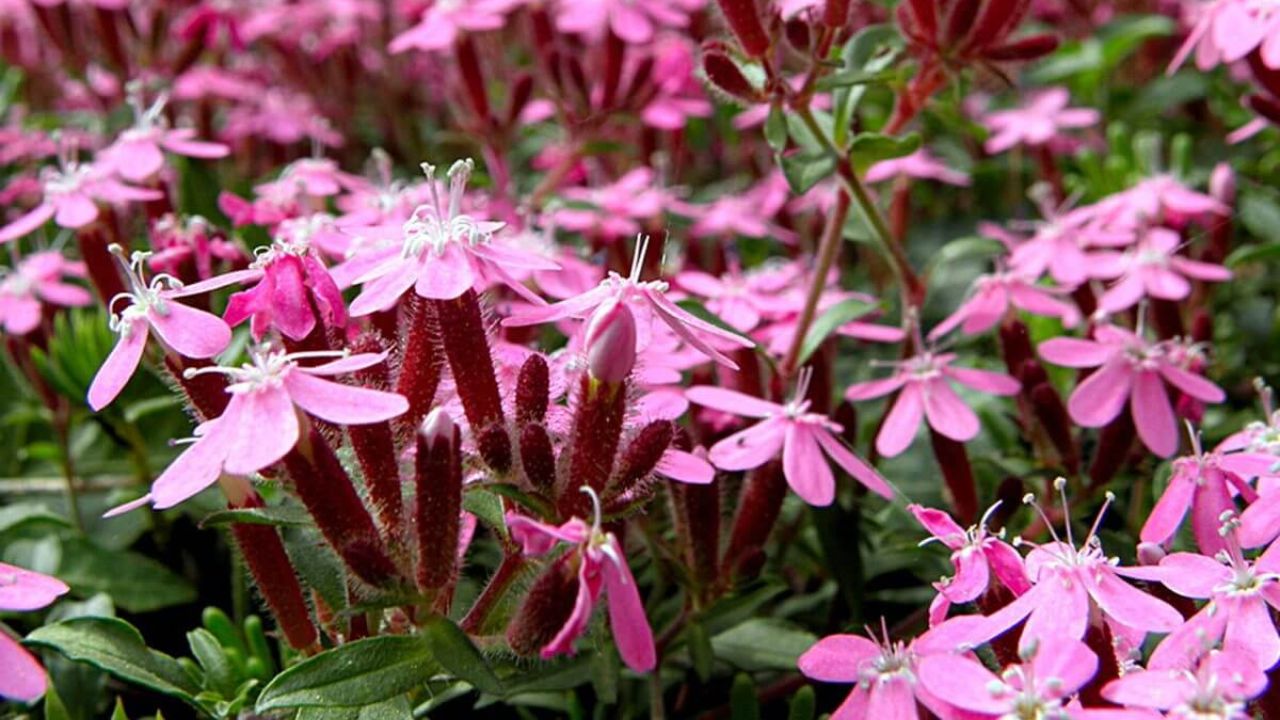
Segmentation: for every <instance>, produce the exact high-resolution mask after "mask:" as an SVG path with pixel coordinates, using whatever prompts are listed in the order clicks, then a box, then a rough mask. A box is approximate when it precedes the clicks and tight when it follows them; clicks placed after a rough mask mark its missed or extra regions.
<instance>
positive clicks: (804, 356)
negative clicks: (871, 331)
mask: <svg viewBox="0 0 1280 720" xmlns="http://www.w3.org/2000/svg"><path fill="white" fill-rule="evenodd" d="M875 307H876V306H875V305H872V304H871V303H868V302H864V301H862V300H859V299H857V298H849V299H848V300H844V301H842V302H840V303H838V304H836V305H833V306H831V307H829V308H827V311H826V312H824V313H822V314H821V315H819V316H818V319H816V320H814V321H813V324H812V325H810V326H809V332H807V333H805V336H804V343H803V344H802V345H801V346H800V357H799V358H797V359H796V366H797V367H802V366H804V364H805V363H806V362H807V361H808V360H809V358H810V357H811V356H812V355H813V353H814V352H816V351H817V350H818V348H819V347H820V346H821V345H822V343H823V341H825V340H826V339H827V338H828V337H830V336H831V334H832V333H834V332H835V331H836V330H838V329H839V328H840V326H842V325H844V324H845V323H848V322H849V321H851V320H854V319H856V318H860V317H862V316H863V315H866V314H867V313H869V312H871V311H872V310H874V309H875Z"/></svg>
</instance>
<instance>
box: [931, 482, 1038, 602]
mask: <svg viewBox="0 0 1280 720" xmlns="http://www.w3.org/2000/svg"><path fill="white" fill-rule="evenodd" d="M998 507H1000V503H998V502H997V503H996V504H995V505H992V506H991V507H990V508H988V509H987V512H986V513H984V514H983V516H982V519H981V520H980V521H978V524H977V525H973V526H970V527H969V529H968V530H965V529H964V528H961V527H960V525H958V524H957V523H956V521H955V520H953V519H952V518H951V516H950V515H948V514H946V513H945V512H943V511H941V510H935V509H933V508H926V507H921V506H920V505H915V504H912V505H908V506H907V509H908V510H910V511H911V514H912V515H914V516H915V518H916V520H917V521H919V522H920V524H921V525H923V526H924V528H925V529H926V530H928V531H929V533H930V534H931V535H932V537H930V538H928V539H926V540H924V542H921V543H920V544H921V545H924V544H926V543H929V542H933V541H938V542H941V543H942V544H943V545H946V546H947V548H948V549H949V550H951V563H952V564H953V565H954V566H955V569H956V574H955V575H953V576H952V577H950V578H946V579H944V580H943V581H942V582H941V583H938V584H936V585H935V586H934V587H935V588H936V589H937V590H938V596H937V597H936V598H934V601H933V604H932V605H931V606H930V607H929V624H930V625H936V624H938V623H940V622H941V621H942V620H943V619H945V618H946V616H947V611H948V610H949V609H950V607H951V604H952V603H967V602H973V601H974V600H977V599H978V597H979V596H981V595H982V594H983V593H984V592H986V591H987V587H988V586H989V585H990V584H991V576H992V574H994V575H995V576H996V578H997V579H998V580H999V581H1000V582H1001V583H1003V584H1004V586H1005V587H1006V588H1008V589H1009V590H1010V591H1011V592H1013V594H1014V595H1021V594H1023V593H1024V592H1026V591H1027V590H1030V589H1031V582H1030V581H1029V580H1027V571H1026V570H1025V569H1024V568H1023V567H1022V556H1021V555H1019V554H1018V551H1017V550H1014V549H1013V546H1011V545H1010V544H1009V543H1007V542H1005V541H1004V539H1003V537H1004V531H1003V530H1001V531H1000V533H999V534H998V535H997V534H992V533H990V532H988V531H987V519H988V518H989V517H991V513H993V512H995V510H996V508H998Z"/></svg>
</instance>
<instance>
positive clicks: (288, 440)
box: [108, 346, 409, 515]
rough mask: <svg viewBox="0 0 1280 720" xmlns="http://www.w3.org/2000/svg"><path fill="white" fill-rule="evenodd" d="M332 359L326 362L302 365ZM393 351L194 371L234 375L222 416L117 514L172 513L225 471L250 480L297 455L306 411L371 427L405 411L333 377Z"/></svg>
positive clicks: (264, 359) (390, 399) (269, 352)
mask: <svg viewBox="0 0 1280 720" xmlns="http://www.w3.org/2000/svg"><path fill="white" fill-rule="evenodd" d="M312 358H327V359H330V362H326V363H324V364H322V365H313V366H302V365H299V364H298V361H299V360H307V359H312ZM385 359H386V353H361V354H357V355H347V354H346V353H343V352H337V351H318V352H300V353H292V354H290V353H286V352H284V351H282V350H276V349H272V348H270V347H268V346H258V347H254V348H251V349H250V351H249V362H247V363H245V364H244V365H241V366H240V367H223V366H217V365H214V366H206V367H200V368H189V369H188V370H187V371H186V373H185V374H186V376H187V377H193V376H195V375H202V374H207V373H217V374H221V375H226V376H228V378H229V379H230V380H231V381H232V382H231V384H230V385H228V386H227V392H228V393H229V394H230V395H231V400H230V402H228V403H227V409H226V410H224V411H223V413H222V415H220V416H219V417H217V418H214V419H212V420H208V421H206V422H204V423H202V424H201V425H200V426H199V427H198V428H196V432H195V435H196V440H195V442H194V443H192V444H191V445H190V446H189V447H188V448H187V449H186V450H185V451H183V453H182V454H181V455H179V456H178V457H177V459H176V460H174V461H173V462H172V463H170V464H169V467H168V469H166V470H165V471H164V472H163V473H161V474H160V477H158V478H156V481H155V483H154V484H153V485H152V486H151V492H150V493H148V494H147V495H145V496H143V497H142V498H140V499H138V500H135V501H133V502H131V503H128V504H126V505H122V506H120V507H118V508H116V509H114V510H112V511H111V512H110V513H108V515H115V514H119V513H122V512H126V511H128V510H132V509H134V508H136V507H140V506H141V505H143V504H145V503H148V502H150V503H151V504H153V505H154V506H155V507H156V509H160V510H162V509H164V508H170V507H173V506H174V505H177V504H178V503H180V502H182V501H183V500H186V499H187V498H190V497H192V496H194V495H195V494H196V493H198V492H200V491H201V490H203V489H205V488H207V487H209V486H210V485H211V484H213V483H214V482H216V481H217V480H218V478H219V477H220V476H221V475H222V473H224V472H225V473H227V474H230V475H250V474H252V473H255V472H258V471H260V470H262V469H264V468H266V467H268V466H270V465H272V464H274V463H275V462H277V461H278V460H280V459H281V458H283V457H284V456H285V455H287V454H288V453H289V451H290V450H292V449H293V447H294V445H296V444H297V442H298V437H299V436H300V434H301V431H302V421H301V420H300V419H299V411H302V412H306V413H310V414H311V415H314V416H316V417H318V418H320V419H321V420H325V421H327V422H331V423H335V424H338V425H367V424H369V423H376V422H383V421H385V420H390V419H391V418H394V417H398V416H400V415H402V414H404V412H405V410H408V409H409V402H408V401H407V400H405V398H404V396H403V395H398V394H396V393H389V392H383V391H381V390H371V389H369V388H362V387H354V386H352V385H343V384H342V383H338V382H334V381H332V380H325V379H324V378H325V377H332V376H335V375H345V374H347V373H350V372H355V371H357V370H363V369H364V368H367V367H370V366H372V365H376V364H378V363H380V362H382V361H383V360H385Z"/></svg>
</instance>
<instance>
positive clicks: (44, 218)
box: [0, 202, 54, 243]
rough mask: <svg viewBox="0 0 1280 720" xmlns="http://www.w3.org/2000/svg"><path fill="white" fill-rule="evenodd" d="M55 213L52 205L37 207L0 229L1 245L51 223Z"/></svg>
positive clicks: (44, 204)
mask: <svg viewBox="0 0 1280 720" xmlns="http://www.w3.org/2000/svg"><path fill="white" fill-rule="evenodd" d="M53 213H54V207H53V204H52V203H47V202H46V203H41V204H39V205H37V206H35V207H34V208H32V209H31V210H29V211H27V212H26V213H25V214H23V215H22V216H21V217H19V218H18V219H17V220H14V221H13V222H11V223H9V224H8V225H5V226H4V227H3V228H0V243H7V242H9V241H10V240H16V239H18V238H20V237H22V236H24V235H28V234H30V233H32V232H34V231H35V230H36V229H37V228H39V227H40V226H41V225H44V224H45V223H47V222H49V219H50V218H52V217H53Z"/></svg>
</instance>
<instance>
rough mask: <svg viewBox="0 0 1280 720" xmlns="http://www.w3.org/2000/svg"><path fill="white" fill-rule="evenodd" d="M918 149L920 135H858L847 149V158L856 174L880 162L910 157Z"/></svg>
mask: <svg viewBox="0 0 1280 720" xmlns="http://www.w3.org/2000/svg"><path fill="white" fill-rule="evenodd" d="M919 149H920V135H919V134H918V133H907V134H906V135H903V136H901V137H898V136H892V135H881V134H880V133H859V134H857V135H855V136H854V138H853V143H852V144H851V145H850V147H849V157H850V159H852V160H853V166H854V168H855V169H856V170H857V171H858V172H862V171H864V170H866V169H867V168H869V167H871V166H872V165H874V164H876V163H878V162H880V161H881V160H892V159H894V158H900V157H903V156H905V155H910V154H911V153H913V152H915V151H916V150H919Z"/></svg>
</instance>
